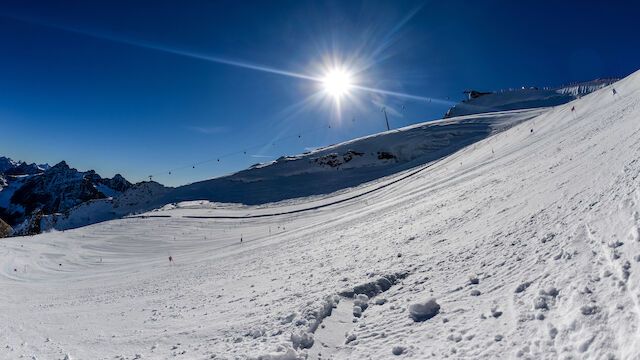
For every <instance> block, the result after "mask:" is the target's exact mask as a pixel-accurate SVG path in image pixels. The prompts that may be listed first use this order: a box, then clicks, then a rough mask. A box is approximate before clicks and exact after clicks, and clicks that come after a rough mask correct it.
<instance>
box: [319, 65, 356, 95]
mask: <svg viewBox="0 0 640 360" xmlns="http://www.w3.org/2000/svg"><path fill="white" fill-rule="evenodd" d="M322 82H323V84H324V90H325V91H326V92H327V93H328V94H330V95H332V96H333V97H335V98H340V97H341V96H342V95H344V94H346V93H347V91H349V88H350V87H351V77H350V76H349V74H347V73H346V72H344V71H342V70H337V69H336V70H332V71H331V72H329V73H328V74H327V76H325V77H324V79H323V80H322Z"/></svg>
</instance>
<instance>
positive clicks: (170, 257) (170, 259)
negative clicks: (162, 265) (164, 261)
mask: <svg viewBox="0 0 640 360" xmlns="http://www.w3.org/2000/svg"><path fill="white" fill-rule="evenodd" d="M169 264H173V256H171V255H169Z"/></svg>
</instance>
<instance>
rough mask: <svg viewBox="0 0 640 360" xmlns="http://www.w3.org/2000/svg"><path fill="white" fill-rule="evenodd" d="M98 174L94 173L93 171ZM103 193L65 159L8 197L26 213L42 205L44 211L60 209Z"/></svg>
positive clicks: (48, 212)
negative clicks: (70, 166)
mask: <svg viewBox="0 0 640 360" xmlns="http://www.w3.org/2000/svg"><path fill="white" fill-rule="evenodd" d="M96 175H97V174H96ZM104 197H106V196H105V195H104V194H102V193H101V192H100V191H98V190H97V189H96V188H95V186H94V185H93V183H92V181H91V177H85V176H83V174H82V173H80V172H78V171H77V170H76V169H71V168H69V166H68V165H67V163H65V162H64V161H62V162H60V163H59V164H57V165H55V166H54V167H52V168H51V169H49V170H47V171H45V172H44V173H43V174H42V175H40V176H34V177H32V178H30V179H29V180H27V181H26V182H25V183H24V185H22V186H21V187H20V188H19V189H18V190H16V192H15V193H14V194H13V196H12V197H11V202H12V203H13V204H16V205H21V206H22V207H23V208H24V209H25V212H26V213H27V214H29V213H32V212H33V211H34V210H36V209H42V211H43V212H44V213H46V214H51V213H55V212H62V211H65V210H67V209H70V208H71V207H73V206H75V205H78V204H80V203H82V202H85V201H88V200H92V199H102V198H104Z"/></svg>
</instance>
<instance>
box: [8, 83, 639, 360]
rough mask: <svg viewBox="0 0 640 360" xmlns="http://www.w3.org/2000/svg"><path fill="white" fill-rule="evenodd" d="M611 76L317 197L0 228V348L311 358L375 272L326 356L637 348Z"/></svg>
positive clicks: (635, 248)
mask: <svg viewBox="0 0 640 360" xmlns="http://www.w3.org/2000/svg"><path fill="white" fill-rule="evenodd" d="M614 86H615V88H616V90H617V95H615V96H613V95H612V92H611V86H609V87H606V88H604V89H602V90H600V91H597V92H594V93H592V94H590V95H587V96H585V97H583V98H581V99H579V100H576V101H573V102H571V103H568V104H565V105H560V106H556V107H554V108H547V109H545V110H544V111H541V112H540V114H539V115H538V116H536V117H534V118H533V119H531V120H528V121H526V122H524V123H521V124H518V125H516V126H514V127H512V128H510V129H508V130H506V131H504V132H501V133H498V134H496V135H493V136H491V137H488V138H486V139H484V140H481V141H479V142H477V143H475V144H472V145H470V146H467V147H465V148H463V149H461V150H459V151H457V152H456V153H454V154H452V155H449V156H447V157H444V158H442V159H441V160H439V161H437V162H433V163H431V164H430V165H429V167H428V168H427V169H425V170H424V171H417V172H415V173H413V175H412V176H407V174H411V173H412V171H415V169H414V170H408V171H405V172H402V173H399V174H395V175H391V176H388V177H385V178H383V179H379V180H376V181H373V182H371V183H367V184H363V185H360V186H358V187H356V188H354V189H351V190H349V191H347V192H346V193H345V192H342V193H340V194H338V195H335V197H333V196H332V195H328V196H325V197H314V198H313V202H312V203H314V204H318V203H319V204H323V203H325V204H326V203H332V204H331V205H327V206H319V207H315V208H314V209H308V210H307V211H299V212H294V211H296V210H297V209H303V208H308V207H310V206H308V205H306V204H305V203H304V202H301V201H300V200H296V201H292V202H291V203H287V202H282V203H279V204H276V205H273V206H267V207H264V206H241V205H230V204H224V205H223V204H212V203H208V202H189V203H183V204H178V205H177V206H167V207H165V208H162V209H160V210H157V211H154V212H151V213H147V214H145V215H153V217H151V216H146V217H135V218H133V217H132V218H124V219H119V220H112V221H108V222H103V223H99V224H94V225H90V226H86V227H83V228H78V229H74V230H67V231H52V232H49V233H45V234H41V235H36V236H32V237H18V238H8V239H3V240H2V241H1V242H0V287H1V288H2V290H3V294H4V299H3V301H2V302H0V322H2V324H3V327H2V328H0V358H6V359H18V358H21V357H22V358H27V359H32V358H36V359H63V358H64V357H65V356H67V355H68V356H69V358H71V359H135V358H144V359H167V358H179V359H205V358H215V359H236V358H239V359H297V358H305V357H307V356H308V357H309V358H317V356H316V355H317V354H310V351H312V350H309V349H308V348H309V347H311V346H312V342H313V341H314V331H315V329H316V328H319V329H322V326H323V324H324V325H325V326H327V327H328V326H333V325H331V323H332V321H333V322H336V320H337V318H334V319H332V320H331V321H330V320H326V317H327V316H331V312H332V310H331V309H332V307H333V306H335V305H336V303H337V302H339V301H347V300H346V299H344V298H342V300H341V297H340V296H339V295H338V294H340V293H348V291H345V290H348V289H352V290H353V288H354V287H358V286H360V288H361V289H365V288H367V284H370V283H375V282H376V281H381V279H383V278H390V279H393V280H394V281H393V282H390V285H389V288H388V289H387V290H386V291H379V289H378V290H376V291H375V293H372V296H370V298H369V299H368V301H364V303H361V305H363V306H362V307H366V308H365V309H363V311H362V314H361V316H360V317H354V318H352V319H351V320H352V326H351V328H350V330H349V331H348V332H347V334H346V336H345V337H344V342H341V343H340V344H333V345H331V346H332V348H329V349H327V350H328V352H327V354H330V355H329V356H330V357H333V358H335V359H355V358H363V359H389V358H395V357H398V358H410V359H426V358H434V359H441V358H465V359H466V358H469V359H496V358H523V359H557V358H563V359H639V358H640V357H639V355H638V353H639V352H640V344H639V341H640V340H639V339H640V329H639V324H640V307H639V299H638V296H639V295H640V286H639V285H640V277H639V276H640V275H639V272H638V267H639V266H640V242H639V240H640V215H639V214H640V192H639V191H640V190H638V185H639V184H638V176H639V175H640V162H639V161H638V160H637V159H639V158H640V122H638V120H639V119H640V108H639V107H638V105H639V104H640V73H635V74H632V75H631V76H629V77H628V78H626V79H623V80H621V81H620V82H618V83H615V84H614ZM572 106H575V108H576V114H573V113H572V112H571V110H570V109H571V107H572ZM532 129H533V131H531V130H532ZM398 179H401V181H396V182H394V180H398ZM385 184H388V185H385ZM381 186H384V187H383V188H380V189H378V190H376V191H369V190H371V189H377V188H378V187H381ZM356 194H361V195H359V196H358V197H353V198H350V197H352V196H353V195H356ZM344 198H349V199H347V200H343V201H336V200H340V199H344ZM314 206H315V205H314ZM267 213H281V214H279V215H274V216H268V217H252V216H254V215H259V214H267ZM157 216H166V217H157ZM215 217H217V218H215ZM223 217H226V218H223ZM241 237H242V239H243V242H242V243H240V238H241ZM169 255H171V256H172V257H173V259H174V260H175V264H173V265H170V264H169V261H168V256H169ZM395 274H403V275H402V276H400V277H397V278H396V277H394V276H396V275H395ZM405 275H406V277H405ZM430 298H435V299H436V301H437V303H438V304H439V305H440V310H439V313H438V314H437V315H435V316H433V317H432V318H430V319H428V320H425V321H421V322H415V321H414V320H413V319H412V318H411V317H410V316H409V311H408V307H409V305H411V304H414V303H417V302H424V301H426V300H428V299H430ZM356 301H358V300H356ZM364 304H366V305H364ZM341 314H342V315H338V316H343V317H344V316H345V315H344V311H342V312H341ZM347 316H348V315H347ZM323 320H324V321H323ZM343 325H344V324H343ZM294 347H295V348H294ZM312 349H314V348H312ZM396 354H397V355H396ZM323 358H327V356H325V357H323Z"/></svg>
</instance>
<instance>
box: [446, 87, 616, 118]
mask: <svg viewBox="0 0 640 360" xmlns="http://www.w3.org/2000/svg"><path fill="white" fill-rule="evenodd" d="M617 80H618V79H596V80H591V81H586V82H582V83H576V84H570V85H565V86H560V87H557V88H542V89H539V88H537V87H523V88H521V89H509V90H503V91H495V92H488V93H483V92H478V91H467V92H465V93H467V94H468V95H469V98H468V99H467V100H464V101H462V102H461V103H460V104H458V105H455V106H453V107H452V108H451V109H449V111H447V113H446V114H445V116H444V118H445V119H446V118H450V117H456V116H464V115H471V114H478V113H485V112H491V111H505V110H516V109H532V108H538V107H549V106H557V105H561V104H565V103H568V102H569V101H572V100H575V99H577V98H579V97H581V96H584V95H587V94H589V93H591V92H593V91H596V90H599V89H602V88H603V87H605V86H608V85H610V84H613V83H614V82H616V81H617Z"/></svg>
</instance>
